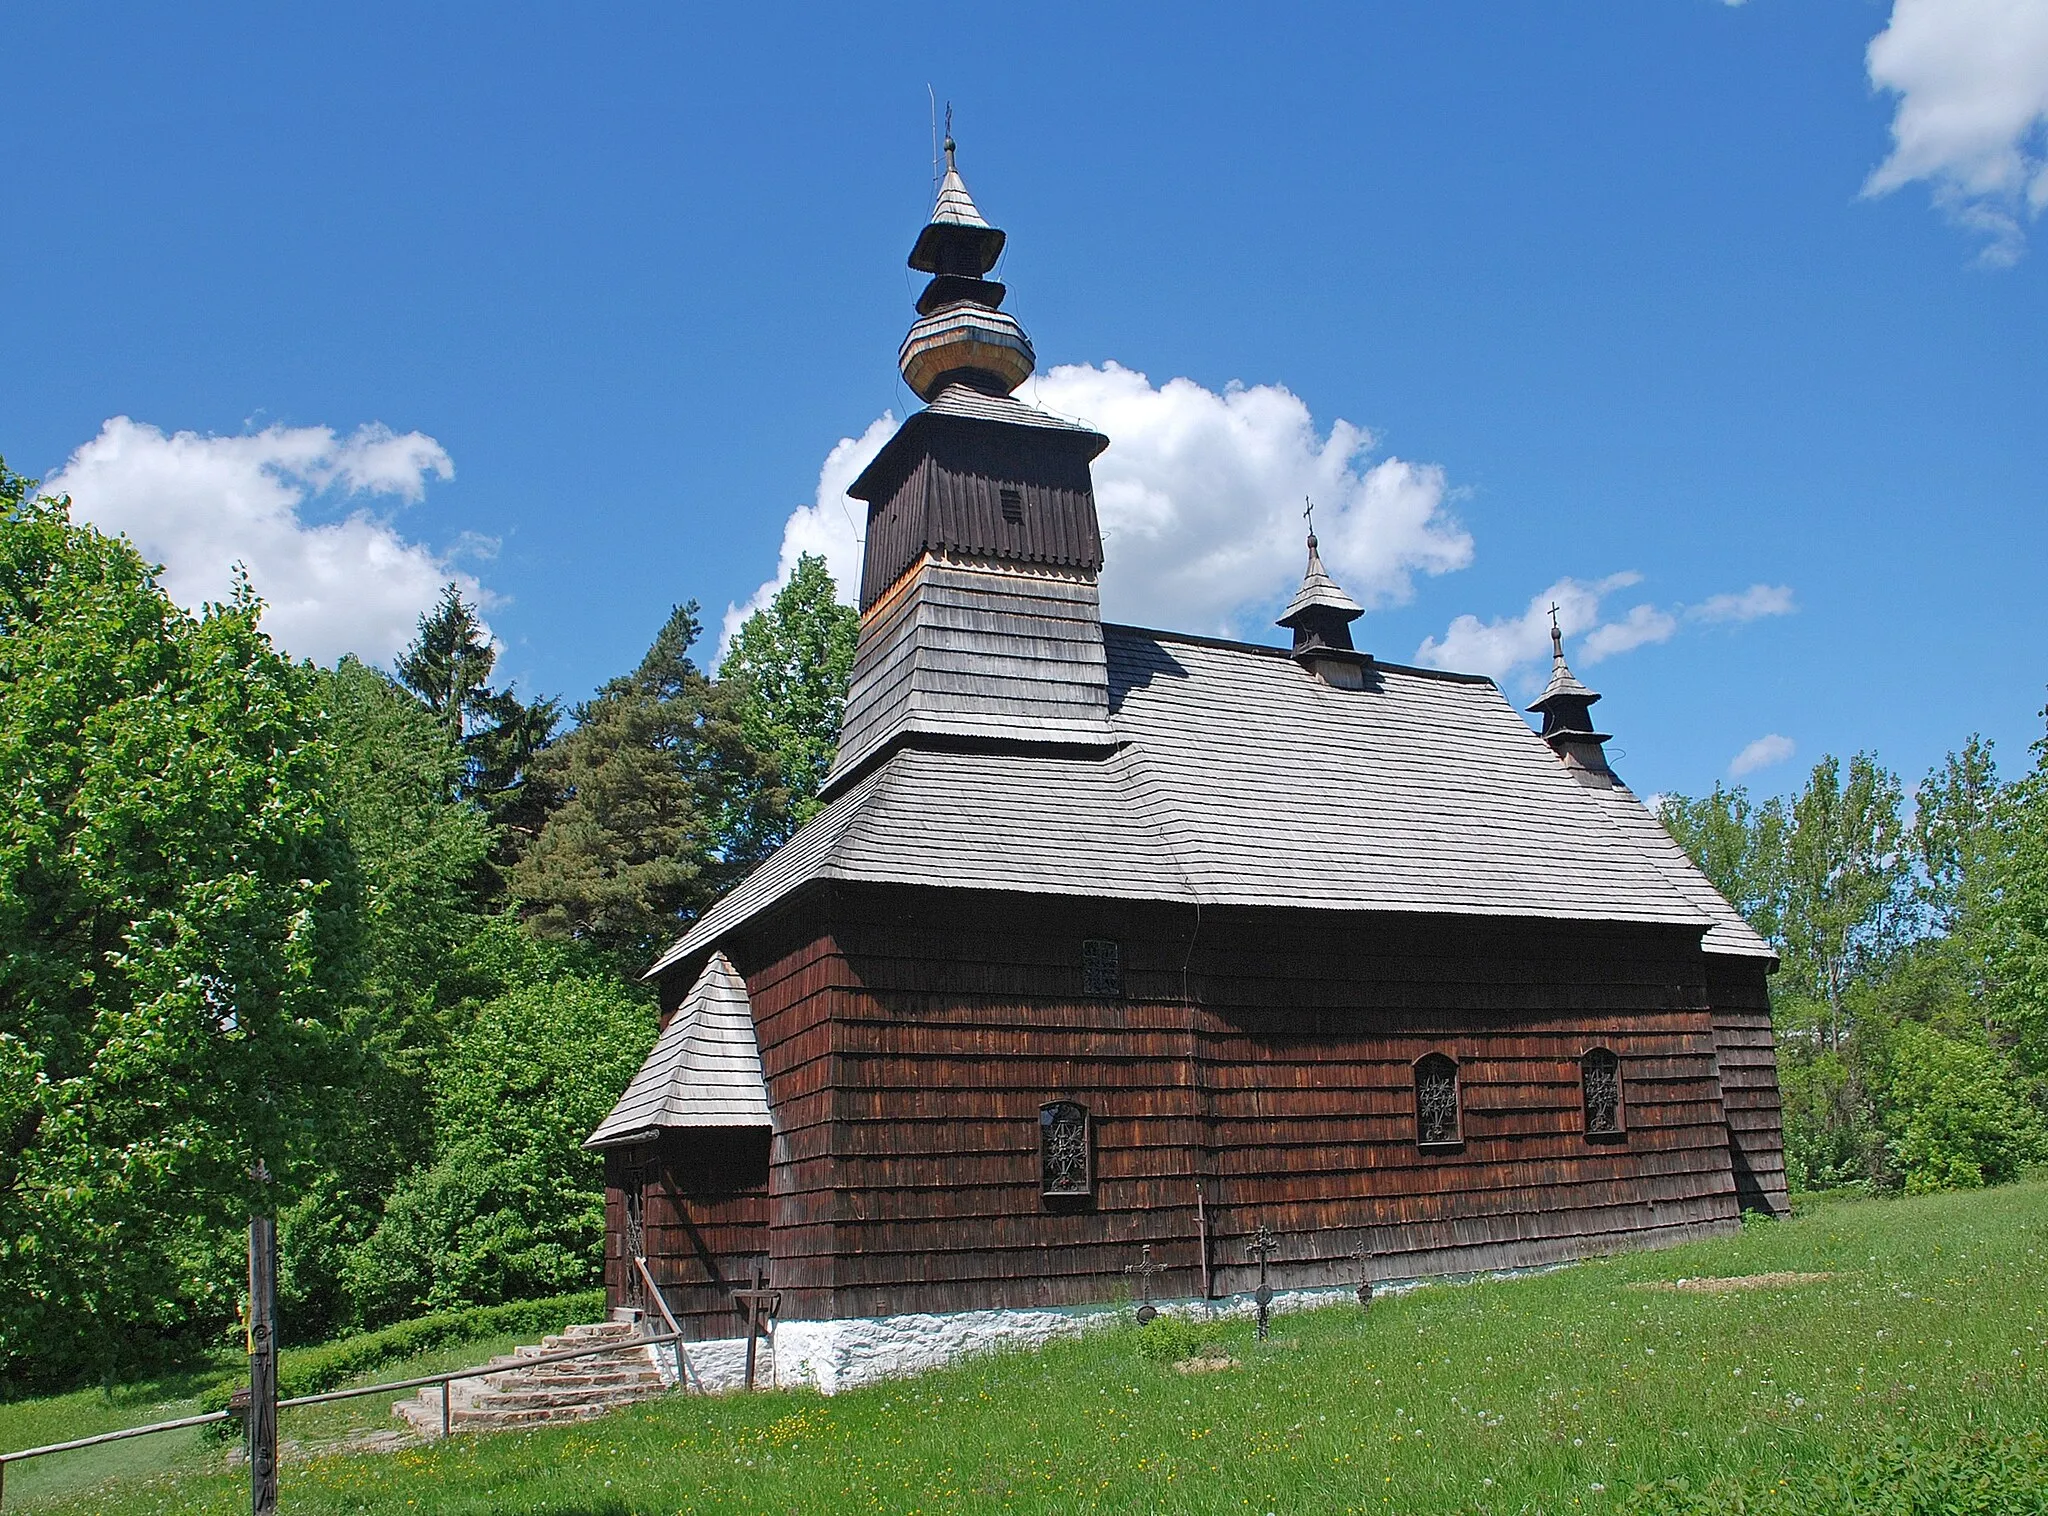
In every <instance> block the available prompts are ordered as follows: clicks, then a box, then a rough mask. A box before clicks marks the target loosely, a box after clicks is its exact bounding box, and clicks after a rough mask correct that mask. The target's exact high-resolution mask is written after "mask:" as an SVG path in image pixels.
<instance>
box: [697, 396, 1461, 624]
mask: <svg viewBox="0 0 2048 1516" xmlns="http://www.w3.org/2000/svg"><path fill="white" fill-rule="evenodd" d="M1020 398H1023V399H1026V400H1029V401H1030V402H1031V403H1033V404H1035V405H1038V406H1040V407H1042V408H1044V409H1046V410H1049V411H1052V412H1054V413H1056V414H1058V415H1062V416H1068V417H1073V418H1075V419H1078V420H1081V421H1085V422H1086V423H1088V424H1089V425H1091V426H1093V427H1095V428H1096V429H1097V430H1099V431H1101V432H1102V433H1104V434H1105V435H1106V436H1108V437H1109V439H1110V446H1109V450H1108V451H1107V452H1105V453H1104V454H1103V455H1102V456H1101V457H1100V458H1098V459H1096V461H1095V465H1094V472H1095V498H1096V505H1097V508H1098V510H1099V512H1100V514H1101V519H1102V529H1103V556H1104V559H1105V560H1106V561H1105V564H1104V568H1103V574H1102V601H1103V611H1104V614H1105V615H1107V616H1108V617H1110V618H1111V619H1112V620H1120V621H1132V622H1139V623H1143V624H1146V625H1152V626H1167V627H1177V628H1183V629H1187V630H1193V631H1207V632H1218V633H1225V634H1228V633H1231V632H1235V631H1237V630H1238V629H1239V620H1240V618H1241V617H1242V616H1243V615H1245V614H1246V613H1247V612H1248V611H1249V610H1250V609H1251V608H1252V607H1255V606H1261V605H1264V604H1269V603H1272V602H1275V601H1277V600H1279V599H1281V598H1282V597H1284V595H1285V594H1286V592H1287V591H1288V590H1289V589H1290V588H1292V586H1293V585H1294V584H1295V583H1296V582H1297V581H1298V579H1299V577H1300V574H1301V568H1302V537H1303V533H1304V523H1303V521H1302V518H1301V510H1302V499H1303V497H1304V496H1308V497H1312V498H1313V499H1314V500H1315V502H1316V518H1315V519H1316V535H1317V536H1318V538H1319V539H1320V540H1321V543H1322V550H1323V559H1324V561H1325V562H1326V563H1327V564H1328V565H1329V567H1330V570H1331V572H1332V573H1334V574H1335V575H1336V576H1337V577H1338V578H1339V579H1340V580H1341V581H1342V582H1343V584H1344V586H1345V588H1346V589H1348V590H1350V591H1351V593H1352V594H1353V595H1355V596H1357V597H1358V599H1359V600H1360V601H1361V602H1363V603H1364V604H1366V605H1368V606H1373V605H1388V604H1394V603H1398V602H1401V601H1405V600H1407V599H1408V598H1409V597H1410V595H1411V594H1412V593H1413V581H1414V576H1415V575H1417V574H1441V573H1447V572H1449V571H1451V570H1453V569H1460V568H1463V567H1465V566H1466V565H1467V564H1468V563H1470V562H1471V561H1472V538H1471V537H1470V535H1469V534H1468V533H1467V532H1466V531H1465V530H1464V528H1463V527H1462V526H1460V525H1459V524H1458V523H1457V521H1456V520H1455V519H1453V517H1452V516H1451V514H1450V512H1449V510H1448V507H1447V503H1446V497H1447V494H1448V491H1447V489H1446V486H1445V481H1444V475H1443V470H1441V469H1440V468H1437V467H1435V466H1434V465H1428V464H1415V463H1410V462H1407V461H1405V460H1403V459H1399V458H1383V459H1380V460H1379V461H1377V462H1374V461H1372V458H1371V454H1372V451H1373V437H1372V434H1371V433H1370V432H1368V431H1366V430H1365V429H1364V428H1363V427H1359V426H1356V425H1353V424H1352V423H1351V422H1348V421H1341V420H1340V421H1337V422H1335V423H1333V424H1332V425H1331V427H1330V429H1329V431H1328V433H1327V434H1325V433H1322V432H1319V431H1318V430H1317V428H1316V424H1315V419H1314V417H1313V416H1311V415H1310V414H1309V409H1308V407H1307V406H1306V405H1305V404H1303V403H1302V401H1301V400H1300V399H1299V398H1298V397H1297V396H1295V395H1294V394H1292V393H1291V392H1289V391H1288V390H1286V389H1284V388H1282V387H1280V386H1279V385H1271V384H1262V385H1253V386H1243V385H1231V386H1229V387H1227V388H1225V389H1224V390H1223V391H1222V392H1221V393H1219V392H1217V391H1215V390H1210V389H1205V388H1203V387H1202V386H1201V385H1199V384H1196V383H1194V382H1193V381H1192V380H1189V379H1172V380H1169V381H1167V382H1166V383H1165V384H1162V385H1156V386H1155V385H1154V384H1153V383H1152V382H1151V381H1150V380H1149V379H1147V378H1146V377H1145V375H1143V374H1141V373H1137V372H1135V371H1133V370H1131V369H1126V368H1123V367H1121V366H1120V365H1118V364H1115V363H1105V364H1102V365H1100V366H1094V365H1085V364H1075V365H1067V366H1063V367H1060V368H1055V369H1052V370H1050V371H1049V372H1047V373H1044V374H1041V375H1040V376H1038V377H1037V378H1036V379H1035V380H1034V381H1033V382H1032V383H1031V385H1030V386H1029V387H1028V388H1027V390H1026V391H1025V392H1024V393H1023V395H1022V396H1021V397H1020ZM894 430H895V422H894V419H893V417H890V416H884V417H882V418H881V419H880V420H878V421H877V422H875V423H874V425H872V426H870V427H869V428H868V429H867V431H866V432H864V433H863V434H862V435H861V436H860V437H858V438H852V437H847V438H842V439H841V440H840V442H839V444H838V446H836V447H835V448H834V449H833V450H832V453H831V455H830V456H829V457H828V458H827V459H826V461H825V466H824V468H823V469H822V470H821V471H820V475H819V481H818V496H817V499H816V500H815V501H813V502H812V503H811V504H809V505H806V506H803V507H800V508H799V509H798V510H797V511H796V512H795V513H794V514H793V515H792V516H790V518H789V520H788V522H787V523H786V524H785V526H784V528H783V540H782V553H781V559H780V562H779V564H778V566H777V570H776V577H775V579H774V580H773V581H771V582H770V583H768V584H765V585H763V586H762V587H761V588H760V589H759V590H758V591H756V592H755V594H754V595H753V596H752V597H750V598H749V599H748V601H747V602H746V603H745V604H744V605H738V606H733V607H730V608H729V609H728V610H727V612H726V618H725V625H726V634H727V637H728V638H730V636H731V633H732V631H733V630H734V629H735V628H737V626H738V625H739V623H740V621H742V620H744V619H745V617H746V616H747V615H748V614H749V613H750V612H751V611H752V610H753V609H755V608H756V607H758V606H760V605H762V604H764V603H765V602H766V600H767V598H768V597H769V596H771V595H773V593H774V591H775V589H776V588H777V586H779V585H780V584H781V583H782V582H784V581H785V580H786V579H787V578H788V576H789V574H790V572H791V570H792V569H794V567H795V566H796V559H797V555H798V554H799V553H800V552H806V551H808V552H822V553H824V554H825V556H826V558H827V560H828V561H829V562H830V563H831V565H832V572H833V576H834V577H835V578H836V579H837V580H838V581H839V586H840V593H841V595H842V596H843V597H844V598H846V599H848V600H851V599H852V598H853V596H854V594H855V592H856V590H857V588H858V583H859V566H860V540H859V539H860V531H861V523H863V522H864V521H865V512H866V507H865V506H863V505H861V504H860V503H859V502H857V501H850V500H847V499H846V498H845V493H844V492H845V488H846V485H847V484H849V483H851V482H852V480H853V478H854V476H855V475H856V474H858V473H859V471H860V470H861V469H862V468H864V467H865V466H866V465H867V463H868V461H869V460H870V459H871V458H873V457H874V455H875V453H876V452H878V451H879V450H880V448H881V446H882V444H883V443H884V442H885V441H887V440H888V438H889V436H890V434H891V433H892V432H893V431H894Z"/></svg>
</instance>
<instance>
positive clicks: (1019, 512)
mask: <svg viewBox="0 0 2048 1516" xmlns="http://www.w3.org/2000/svg"><path fill="white" fill-rule="evenodd" d="M1003 519H1004V520H1005V521H1007V522H1009V523H1010V525H1012V526H1015V525H1017V524H1018V523H1019V522H1021V521H1022V520H1023V519H1024V492H1023V491H1022V490H1013V489H1010V488H1009V487H1008V486H1005V487H1004V489H1003Z"/></svg>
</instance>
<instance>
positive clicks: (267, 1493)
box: [249, 1164, 277, 1516]
mask: <svg viewBox="0 0 2048 1516" xmlns="http://www.w3.org/2000/svg"><path fill="white" fill-rule="evenodd" d="M257 1174H258V1178H259V1181H261V1180H267V1179H268V1178H269V1177H270V1176H269V1175H268V1174H267V1173H264V1172H263V1166H262V1165H261V1164H258V1165H257ZM249 1511H250V1516H276V1513H277V1220H276V1218H275V1217H271V1216H251V1217H250V1218H249Z"/></svg>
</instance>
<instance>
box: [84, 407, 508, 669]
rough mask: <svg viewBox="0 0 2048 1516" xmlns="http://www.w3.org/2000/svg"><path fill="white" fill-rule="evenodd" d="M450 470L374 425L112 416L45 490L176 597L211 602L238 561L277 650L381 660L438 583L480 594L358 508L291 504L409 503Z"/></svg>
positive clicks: (425, 440) (404, 636)
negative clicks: (122, 538)
mask: <svg viewBox="0 0 2048 1516" xmlns="http://www.w3.org/2000/svg"><path fill="white" fill-rule="evenodd" d="M454 474H455V465H454V463H453V462H452V461H451V460H450V459H449V457H448V453H447V450H446V449H445V448H443V447H442V446H441V444H440V443H438V442H436V441H435V440H434V439H433V438H432V437H429V436H426V435H425V434H424V433H421V432H406V433H403V434H399V433H395V432H393V431H392V430H391V429H390V428H389V427H386V426H382V425H378V424H374V423H373V424H371V425H368V426H363V427H359V428H357V429H356V431H355V432H353V433H352V434H350V435H349V436H347V437H342V436H339V435H337V434H336V433H335V431H334V430H333V429H332V428H331V427H324V426H300V427H284V426H272V427H268V428H266V429H265V430H263V431H260V432H252V433H248V434H245V435H243V436H238V437H213V436H201V435H199V434H198V433H196V432H177V433H174V434H171V435H168V436H167V435H165V434H164V433H163V432H162V431H161V430H159V429H158V428H156V427H154V426H149V425H146V424H144V423H141V422H137V421H132V420H130V419H129V418H128V417H126V416H116V417H114V418H113V419H112V420H110V421H108V422H107V423H106V424H105V425H104V426H103V427H101V428H100V433H99V435H98V436H97V437H95V438H93V439H92V441H90V442H88V443H86V444H85V445H84V446H83V447H81V448H79V449H78V450H77V451H76V452H75V453H73V454H72V455H71V458H70V460H69V461H68V462H67V463H66V464H65V465H64V467H63V468H62V469H61V470H60V471H59V472H58V473H57V474H56V476H55V477H53V478H51V479H50V480H49V481H47V483H46V485H45V489H46V490H47V491H48V492H49V493H50V494H53V495H57V494H63V495H69V496H70V497H71V501H72V510H73V514H74V516H75V517H76V519H78V520H81V521H90V522H92V523H93V524H94V525H95V526H97V527H99V528H101V529H102V530H103V531H108V532H121V533H125V534H126V535H127V536H128V538H129V539H130V540H131V541H133V542H134V543H135V545H136V546H137V547H138V548H140V549H141V551H142V553H143V556H145V557H147V558H149V559H151V560H152V561H154V562H158V563H161V564H163V566H164V573H163V585H164V589H165V591H166V592H167V593H168V594H169V595H170V596H171V598H172V599H174V600H176V601H177V602H178V603H179V604H181V605H184V606H187V607H191V608H196V607H197V606H198V605H199V604H200V603H201V602H202V601H206V600H218V599H221V598H222V597H223V596H225V594H226V593H227V591H228V588H229V586H230V583H231V576H232V572H233V567H234V565H235V564H237V563H239V564H241V565H243V566H244V567H245V568H246V569H247V570H248V574H249V578H250V581H251V582H252V583H253V584H254V586H255V588H256V592H257V594H259V595H261V596H262V597H263V600H264V602H265V609H264V613H263V625H264V629H265V630H266V631H267V632H269V634H270V636H271V638H272V639H273V640H274V641H275V642H276V643H277V644H278V646H280V647H282V648H284V649H285V650H286V651H288V652H290V653H292V654H294V655H296V656H299V657H304V658H313V659H317V660H319V661H321V662H328V661H331V660H332V659H334V658H337V657H339V656H340V655H341V654H343V653H356V654H358V655H360V656H361V657H363V658H366V659H370V660H373V661H377V662H382V661H385V660H387V659H389V658H390V657H391V656H392V655H393V654H394V653H396V652H397V651H398V650H399V648H401V647H403V646H404V645H405V643H406V642H407V641H408V640H409V639H410V638H411V636H412V634H413V629H414V626H415V624H416V623H417V621H418V618H419V614H420V612H421V611H423V610H425V609H426V608H427V607H428V606H430V605H431V604H432V603H433V601H434V599H435V597H436V596H437V595H438V594H439V593H440V589H441V586H442V585H444V584H447V583H449V582H450V581H451V580H452V581H453V582H455V583H457V584H459V585H461V586H462V588H463V590H464V592H465V593H466V594H468V595H469V596H471V597H472V598H474V599H477V600H479V601H483V600H486V599H487V598H488V597H487V596H486V595H485V592H484V590H483V588H482V586H481V585H479V584H478V583H477V581H476V580H475V579H474V578H473V577H471V576H470V575H467V574H463V573H458V572H456V571H454V570H453V569H451V568H450V567H449V565H448V562H447V561H446V560H445V559H444V558H443V557H441V556H439V555H437V554H435V553H434V552H432V551H431V550H429V549H428V548H426V547H424V546H422V545H421V544H419V543H417V542H411V541H408V540H407V539H406V538H405V537H403V536H401V535H400V534H399V532H398V531H397V529H396V528H395V527H394V526H393V525H392V524H391V523H390V521H389V520H387V519H386V518H384V517H383V516H380V515H378V514H375V513H374V512H372V511H371V510H369V509H367V508H366V507H359V508H357V509H355V510H353V511H351V512H350V513H349V514H348V515H347V516H346V517H344V518H343V519H341V520H339V521H331V522H309V521H307V520H306V519H305V518H304V515H303V511H304V510H305V508H306V507H307V506H308V505H310V504H312V503H314V502H315V501H317V500H321V499H327V498H333V497H341V498H348V497H357V496H383V497H387V498H395V499H397V500H399V501H401V502H406V503H411V502H416V501H418V500H420V499H422V498H423V497H424V496H425V494H426V488H427V482H428V480H429V479H430V478H432V479H443V480H445V479H450V478H453V477H454ZM473 550H474V546H473V545H472V551H473Z"/></svg>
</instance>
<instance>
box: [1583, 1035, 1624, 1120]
mask: <svg viewBox="0 0 2048 1516" xmlns="http://www.w3.org/2000/svg"><path fill="white" fill-rule="evenodd" d="M1579 1089H1580V1093H1581V1094H1583V1095H1584V1096H1585V1100H1586V1135H1587V1136H1588V1137H1619V1136H1621V1135H1622V1132H1623V1130H1624V1128H1623V1126H1622V1114H1621V1060H1620V1059H1619V1058H1617V1057H1616V1056H1615V1055H1614V1054H1613V1053H1612V1052H1610V1051H1609V1050H1608V1049H1606V1048H1594V1049H1593V1050H1592V1051H1591V1052H1589V1053H1587V1054H1586V1056H1585V1057H1583V1058H1581V1059H1580V1060H1579Z"/></svg>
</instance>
